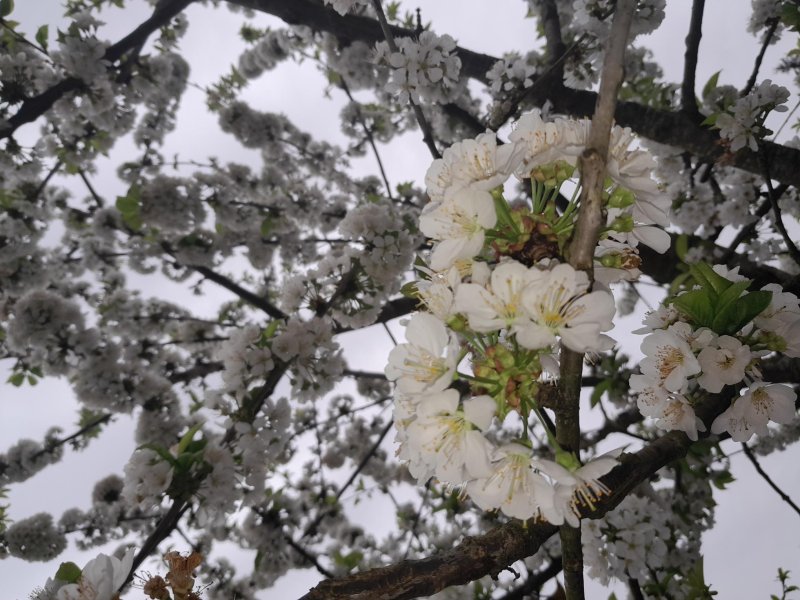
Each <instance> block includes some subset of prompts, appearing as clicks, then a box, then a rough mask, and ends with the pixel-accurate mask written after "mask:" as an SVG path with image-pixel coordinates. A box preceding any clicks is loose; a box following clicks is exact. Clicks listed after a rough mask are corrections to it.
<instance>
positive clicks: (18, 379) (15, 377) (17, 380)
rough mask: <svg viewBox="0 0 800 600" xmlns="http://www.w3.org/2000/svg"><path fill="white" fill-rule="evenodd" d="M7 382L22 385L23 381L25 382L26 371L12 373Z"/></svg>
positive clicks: (15, 385)
mask: <svg viewBox="0 0 800 600" xmlns="http://www.w3.org/2000/svg"><path fill="white" fill-rule="evenodd" d="M7 382H8V383H10V384H11V385H13V386H14V387H19V386H21V385H22V384H23V383H25V373H24V371H17V372H16V373H12V374H11V376H10V377H9V378H8V379H7Z"/></svg>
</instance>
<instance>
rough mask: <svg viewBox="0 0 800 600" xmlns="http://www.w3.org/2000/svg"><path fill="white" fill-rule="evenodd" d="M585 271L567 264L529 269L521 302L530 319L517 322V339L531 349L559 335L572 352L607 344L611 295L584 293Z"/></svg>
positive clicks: (604, 346)
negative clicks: (528, 276)
mask: <svg viewBox="0 0 800 600" xmlns="http://www.w3.org/2000/svg"><path fill="white" fill-rule="evenodd" d="M588 287H589V285H588V280H587V278H586V275H585V274H584V273H582V272H578V271H576V270H575V269H573V268H572V267H571V266H570V265H567V264H561V265H557V266H556V267H555V268H554V269H553V270H551V271H540V270H532V271H531V281H530V283H529V284H528V286H527V287H526V288H525V291H524V292H523V294H522V305H523V307H524V309H525V311H526V312H527V314H528V317H529V319H530V322H528V323H517V324H516V325H515V326H514V332H515V333H516V336H517V341H518V342H519V343H520V344H522V345H523V346H524V347H526V348H529V349H531V350H535V349H539V348H547V347H549V346H551V345H552V344H553V342H555V336H556V335H560V336H561V339H562V341H563V342H564V344H565V345H566V346H567V347H568V348H569V349H570V350H574V351H576V352H586V351H600V350H605V349H607V348H608V347H609V344H608V339H609V338H607V337H606V336H603V335H601V332H603V331H608V330H609V329H611V328H612V327H613V326H614V325H613V322H612V319H613V317H614V298H613V297H612V296H611V294H609V293H608V292H602V291H596V292H591V293H588V294H587V293H586V290H587V289H588Z"/></svg>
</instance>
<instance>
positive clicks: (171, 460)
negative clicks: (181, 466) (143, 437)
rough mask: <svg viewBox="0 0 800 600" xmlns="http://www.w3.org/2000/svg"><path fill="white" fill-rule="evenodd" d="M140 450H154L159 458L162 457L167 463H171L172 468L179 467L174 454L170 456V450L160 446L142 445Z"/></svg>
mask: <svg viewBox="0 0 800 600" xmlns="http://www.w3.org/2000/svg"><path fill="white" fill-rule="evenodd" d="M139 448H147V449H148V450H152V451H153V452H155V453H156V454H158V456H160V457H161V458H162V459H163V460H164V461H165V462H167V463H169V464H170V465H171V466H172V467H176V466H177V465H178V461H177V460H176V459H175V457H174V456H172V454H170V452H169V450H167V449H166V448H164V447H162V446H159V445H158V444H142V445H141V446H139Z"/></svg>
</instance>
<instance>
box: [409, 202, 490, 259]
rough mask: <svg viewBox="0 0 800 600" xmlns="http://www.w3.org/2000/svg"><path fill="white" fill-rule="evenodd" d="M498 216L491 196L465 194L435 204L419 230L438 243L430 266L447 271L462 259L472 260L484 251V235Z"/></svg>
mask: <svg viewBox="0 0 800 600" xmlns="http://www.w3.org/2000/svg"><path fill="white" fill-rule="evenodd" d="M496 222H497V214H496V213H495V210H494V203H493V202H492V197H491V196H490V195H489V193H488V192H481V191H478V190H473V189H469V188H468V189H465V190H462V191H461V192H460V193H459V194H458V196H457V197H456V198H454V199H453V200H445V201H441V202H432V203H430V204H428V205H426V206H425V208H424V209H423V211H422V214H421V215H420V218H419V229H420V231H422V233H424V234H425V235H426V236H427V237H429V238H431V239H434V240H438V242H439V243H438V244H436V246H435V247H434V249H433V252H432V253H431V259H430V266H431V269H433V270H434V271H443V270H445V269H447V268H449V267H451V266H453V264H455V262H456V261H457V260H459V259H469V258H473V257H474V256H476V255H477V254H478V253H480V251H481V249H482V248H483V242H484V232H485V231H486V230H487V229H490V228H492V227H494V225H495V223H496Z"/></svg>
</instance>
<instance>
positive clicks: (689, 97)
mask: <svg viewBox="0 0 800 600" xmlns="http://www.w3.org/2000/svg"><path fill="white" fill-rule="evenodd" d="M705 5H706V0H694V3H693V4H692V17H691V21H690V22H689V33H687V34H686V52H685V54H684V61H683V82H682V84H681V108H682V109H683V111H684V112H686V113H687V114H688V115H691V116H693V117H698V116H700V111H698V110H697V98H696V97H695V93H694V85H695V74H696V72H697V51H698V49H699V47H700V38H701V37H702V36H703V10H704V9H705Z"/></svg>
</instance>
